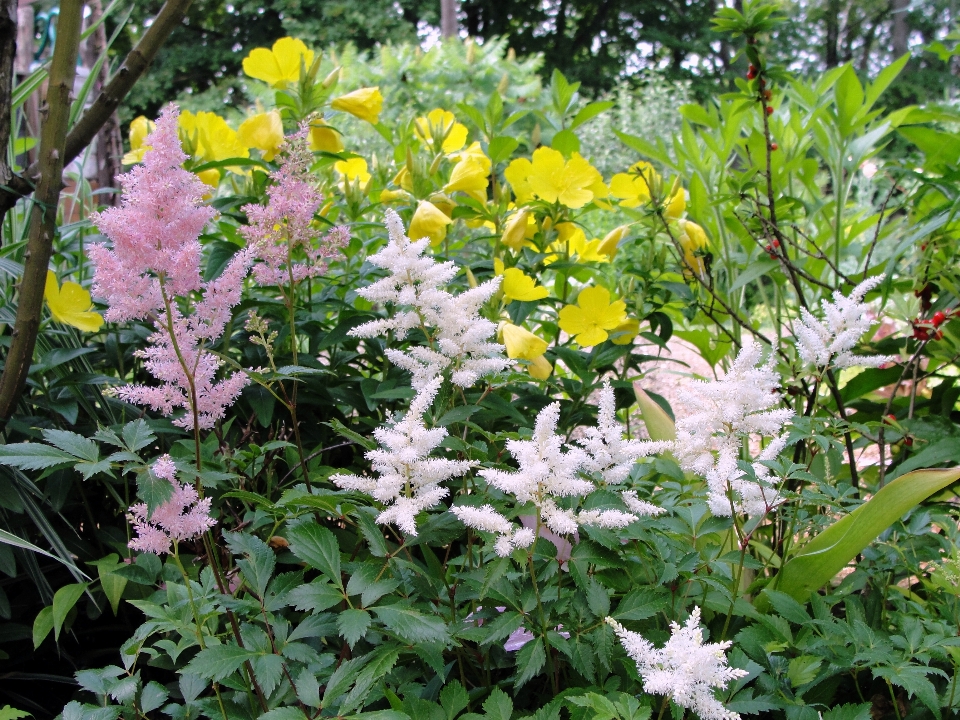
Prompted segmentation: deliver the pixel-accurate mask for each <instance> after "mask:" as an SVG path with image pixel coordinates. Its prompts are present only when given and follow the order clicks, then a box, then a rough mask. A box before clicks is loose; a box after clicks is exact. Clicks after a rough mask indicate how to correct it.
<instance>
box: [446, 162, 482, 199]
mask: <svg viewBox="0 0 960 720" xmlns="http://www.w3.org/2000/svg"><path fill="white" fill-rule="evenodd" d="M488 184H489V181H488V180H487V172H486V170H484V168H483V166H482V165H481V164H480V163H479V162H477V161H476V160H475V159H474V158H472V157H467V158H464V159H463V160H461V161H460V162H458V163H457V164H456V165H454V166H453V172H451V173H450V182H448V183H447V184H446V185H444V186H443V191H444V192H446V193H450V192H456V191H458V190H459V191H461V192H465V193H467V194H470V195H472V196H473V195H477V194H481V197H482V200H480V201H481V202H483V201H484V200H486V189H487V185H488Z"/></svg>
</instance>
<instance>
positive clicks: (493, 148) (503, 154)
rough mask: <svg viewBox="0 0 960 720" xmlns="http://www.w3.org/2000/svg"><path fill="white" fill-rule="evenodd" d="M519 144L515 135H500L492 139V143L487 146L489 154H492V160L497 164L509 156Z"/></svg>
mask: <svg viewBox="0 0 960 720" xmlns="http://www.w3.org/2000/svg"><path fill="white" fill-rule="evenodd" d="M519 144H520V143H519V142H518V141H517V139H516V138H514V137H510V136H509V135H499V136H497V137H495V138H494V139H493V140H491V141H490V145H489V146H488V147H487V155H489V156H490V160H491V162H493V164H494V165H496V164H497V163H499V162H503V161H504V160H506V159H507V158H509V157H510V156H511V155H512V154H513V151H514V150H516V149H517V146H518V145H519Z"/></svg>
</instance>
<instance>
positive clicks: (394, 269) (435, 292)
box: [350, 210, 510, 390]
mask: <svg viewBox="0 0 960 720" xmlns="http://www.w3.org/2000/svg"><path fill="white" fill-rule="evenodd" d="M386 224H387V231H388V234H389V238H390V241H389V242H388V243H387V246H386V247H385V248H384V249H383V250H381V251H380V252H378V253H376V254H375V255H372V256H371V257H370V258H368V259H369V261H370V262H371V263H373V264H374V265H376V266H378V267H381V268H383V269H385V270H389V271H390V275H388V276H387V277H385V278H383V279H382V280H378V281H377V282H375V283H373V284H372V285H368V286H367V287H365V288H362V289H360V290H358V291H357V294H359V295H360V296H361V297H363V298H365V299H366V300H369V301H370V302H374V303H381V304H387V303H390V304H393V305H396V306H398V309H397V312H396V313H395V314H394V316H393V317H391V318H385V319H381V320H373V321H371V322H368V323H364V324H363V325H360V326H358V327H355V328H354V329H353V330H351V331H350V334H351V335H353V336H354V337H361V338H369V337H376V336H378V335H385V334H386V333H387V332H389V331H393V332H394V333H395V334H396V336H397V338H398V339H402V338H403V337H405V336H406V334H407V332H409V331H410V330H412V329H414V328H418V327H419V328H422V329H423V330H424V332H425V333H428V337H429V339H430V346H429V347H419V346H418V347H412V348H410V349H408V350H406V351H402V350H395V349H388V350H387V357H388V358H390V362H392V363H393V364H395V365H397V366H398V367H401V368H403V369H404V370H407V371H408V372H409V373H411V375H412V376H413V382H412V384H413V387H414V388H415V389H417V390H419V389H420V388H423V387H425V386H426V385H427V384H429V383H430V381H431V380H433V378H435V377H438V376H439V375H441V374H442V373H443V372H444V371H445V370H446V369H447V368H450V367H452V369H453V370H452V374H451V380H452V381H453V383H454V384H455V385H459V386H460V387H470V386H471V385H473V384H474V383H475V382H477V380H479V379H480V378H481V377H482V376H484V375H492V374H495V373H498V372H500V371H501V370H503V369H504V368H505V367H507V365H508V364H509V362H510V361H509V360H508V359H507V358H506V357H505V355H504V349H503V346H502V345H500V344H498V343H495V342H490V338H491V337H493V336H494V334H495V333H496V330H497V326H496V325H495V324H494V323H492V322H490V321H489V320H486V319H484V318H481V317H480V316H479V314H478V313H479V310H480V308H481V307H482V306H483V304H484V303H485V302H487V300H489V299H490V298H491V297H493V295H494V294H495V293H496V292H497V288H498V287H499V286H500V278H499V277H495V278H493V279H492V280H488V281H487V282H485V283H483V284H482V285H480V286H479V287H476V288H473V289H471V290H467V291H466V292H462V293H460V294H459V295H451V294H450V293H448V292H447V291H446V290H444V289H443V286H444V285H446V283H448V282H449V281H450V280H452V279H453V277H454V276H455V275H456V274H457V267H456V265H454V263H452V262H445V263H438V262H436V261H434V260H433V259H432V258H431V257H429V256H424V255H423V253H424V251H425V250H426V248H427V246H428V244H429V240H428V239H423V240H418V241H416V242H411V241H410V239H409V238H408V237H407V236H406V234H405V232H404V229H403V222H402V221H401V220H400V216H399V215H397V214H396V213H395V212H394V211H393V210H387V212H386Z"/></svg>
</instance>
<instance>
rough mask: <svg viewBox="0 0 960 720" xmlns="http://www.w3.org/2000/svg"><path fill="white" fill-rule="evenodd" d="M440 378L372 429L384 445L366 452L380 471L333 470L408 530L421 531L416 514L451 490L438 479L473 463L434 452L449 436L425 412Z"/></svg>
mask: <svg viewBox="0 0 960 720" xmlns="http://www.w3.org/2000/svg"><path fill="white" fill-rule="evenodd" d="M441 383H442V379H441V378H434V379H433V380H432V381H431V382H430V383H429V384H427V385H426V386H425V387H423V388H421V390H420V392H419V393H417V395H416V397H414V399H413V401H412V402H411V403H410V409H409V410H408V411H407V414H406V415H404V417H403V418H402V419H401V420H398V421H396V422H393V423H391V424H387V425H384V426H381V427H379V428H377V429H376V430H374V433H373V434H374V437H375V438H376V439H377V442H379V443H380V447H379V448H377V449H375V450H370V451H369V452H367V453H366V458H367V459H368V460H369V461H370V463H371V465H372V467H373V470H374V471H375V472H376V473H377V475H378V477H369V476H364V477H361V476H358V475H341V474H337V475H333V476H332V477H331V478H330V479H331V481H332V482H333V483H334V484H335V485H337V487H341V488H343V489H345V490H359V491H360V492H363V493H366V494H367V495H370V496H371V497H373V499H374V500H377V501H378V502H380V503H383V504H384V505H386V507H385V508H384V510H383V511H382V512H381V513H380V515H379V516H378V517H377V522H378V523H380V524H382V525H386V524H389V523H394V524H396V525H397V526H399V527H400V529H401V530H403V532H405V533H407V534H408V535H416V534H417V521H416V517H417V514H418V513H420V512H423V511H424V510H426V509H428V508H430V507H433V506H434V505H436V504H437V503H438V502H440V501H441V500H442V499H443V498H445V497H446V496H447V495H448V494H449V491H448V490H447V488H445V487H441V486H440V483H442V482H443V481H445V480H449V479H450V478H454V477H459V476H461V475H463V474H464V473H466V472H467V471H468V470H469V469H470V468H471V467H472V463H470V462H467V461H465V460H447V459H444V458H436V457H430V454H431V453H432V452H433V451H434V450H435V449H436V448H438V447H439V446H440V443H442V442H443V439H444V438H445V437H446V436H447V431H446V430H445V429H444V428H442V427H437V428H428V427H426V425H425V424H424V421H423V416H424V414H425V413H426V412H427V410H428V409H429V408H430V406H431V404H432V403H433V399H434V397H435V396H436V394H437V391H438V390H440V385H441Z"/></svg>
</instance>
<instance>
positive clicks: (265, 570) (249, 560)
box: [237, 533, 277, 598]
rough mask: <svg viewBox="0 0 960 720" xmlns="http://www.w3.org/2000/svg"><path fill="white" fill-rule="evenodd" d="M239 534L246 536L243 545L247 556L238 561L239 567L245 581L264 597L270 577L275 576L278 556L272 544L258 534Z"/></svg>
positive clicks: (259, 595) (260, 596)
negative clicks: (271, 547)
mask: <svg viewBox="0 0 960 720" xmlns="http://www.w3.org/2000/svg"><path fill="white" fill-rule="evenodd" d="M237 534H238V535H240V534H243V535H244V537H245V538H246V540H245V542H244V545H243V553H244V555H245V556H246V557H245V558H244V559H243V560H238V561H237V567H239V568H240V572H242V573H243V579H244V581H245V582H246V583H247V585H248V586H249V587H250V588H251V589H252V590H253V591H254V592H255V593H256V594H257V597H259V598H263V596H264V595H265V593H266V592H267V585H268V584H269V583H270V578H271V577H272V576H273V570H274V568H275V567H276V564H277V557H276V555H274V554H273V550H271V549H270V546H269V545H267V544H266V543H265V542H264V541H263V540H261V539H260V538H258V537H257V536H256V535H247V534H245V533H237Z"/></svg>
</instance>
